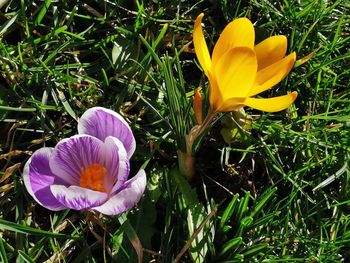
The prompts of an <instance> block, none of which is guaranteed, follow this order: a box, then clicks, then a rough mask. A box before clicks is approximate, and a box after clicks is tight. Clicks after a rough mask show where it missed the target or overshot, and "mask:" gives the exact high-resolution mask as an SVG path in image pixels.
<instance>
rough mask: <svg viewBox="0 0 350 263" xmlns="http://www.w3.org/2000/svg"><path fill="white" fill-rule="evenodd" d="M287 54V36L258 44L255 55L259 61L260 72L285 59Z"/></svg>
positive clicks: (273, 37) (274, 37)
mask: <svg viewBox="0 0 350 263" xmlns="http://www.w3.org/2000/svg"><path fill="white" fill-rule="evenodd" d="M286 52H287V38H286V37H285V36H272V37H269V38H267V39H265V40H263V41H262V42H260V43H259V44H257V45H256V46H255V53H256V57H257V59H258V71H259V70H261V69H263V68H266V67H268V66H270V65H272V64H274V63H275V62H277V61H279V60H280V59H282V58H284V56H285V55H286Z"/></svg>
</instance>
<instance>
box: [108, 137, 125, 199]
mask: <svg viewBox="0 0 350 263" xmlns="http://www.w3.org/2000/svg"><path fill="white" fill-rule="evenodd" d="M105 147H106V163H105V167H106V168H107V171H108V174H107V176H106V178H105V185H106V187H107V188H108V187H109V186H110V188H108V191H109V192H111V193H112V194H113V193H115V192H116V191H117V190H118V189H119V188H120V186H122V185H123V184H124V183H125V181H126V180H127V179H128V176H129V171H130V164H129V159H128V157H127V153H126V150H125V148H124V145H123V143H122V142H121V141H119V140H118V139H117V138H116V137H112V136H109V137H107V138H106V140H105Z"/></svg>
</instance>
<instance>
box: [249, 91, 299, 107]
mask: <svg viewBox="0 0 350 263" xmlns="http://www.w3.org/2000/svg"><path fill="white" fill-rule="evenodd" d="M297 96H298V92H296V91H293V92H292V93H290V94H287V95H284V96H279V97H274V98H269V99H256V98H247V99H246V100H245V101H244V105H246V106H249V107H251V108H254V109H257V110H261V111H267V112H276V111H281V110H284V109H287V108H288V107H289V106H290V105H291V104H292V103H293V102H294V100H295V99H296V98H297Z"/></svg>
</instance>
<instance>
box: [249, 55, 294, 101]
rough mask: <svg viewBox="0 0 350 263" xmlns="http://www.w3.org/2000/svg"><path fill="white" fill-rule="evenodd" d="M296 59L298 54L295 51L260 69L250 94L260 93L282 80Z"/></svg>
mask: <svg viewBox="0 0 350 263" xmlns="http://www.w3.org/2000/svg"><path fill="white" fill-rule="evenodd" d="M295 59H296V54H295V52H293V53H291V54H289V55H288V56H286V57H285V58H283V59H281V60H279V61H277V62H276V63H274V64H272V65H270V66H268V67H266V68H264V69H262V70H260V71H258V73H257V75H256V80H255V84H254V85H253V88H252V89H251V90H250V91H249V94H248V95H249V96H254V95H256V94H259V93H261V92H263V91H265V90H268V89H270V88H272V87H273V86H275V85H276V84H278V83H279V82H280V81H282V80H283V79H284V78H285V77H286V76H287V75H288V73H289V72H290V71H291V70H292V68H293V65H294V63H295Z"/></svg>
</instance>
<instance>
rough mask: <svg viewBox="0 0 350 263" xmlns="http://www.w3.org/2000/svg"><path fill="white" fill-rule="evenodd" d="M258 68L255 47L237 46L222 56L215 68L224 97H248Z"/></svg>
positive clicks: (224, 98)
mask: <svg viewBox="0 0 350 263" xmlns="http://www.w3.org/2000/svg"><path fill="white" fill-rule="evenodd" d="M256 70H257V61H256V56H255V52H254V50H253V49H250V48H247V47H236V48H233V49H231V50H229V51H228V52H226V53H225V54H223V55H222V56H221V59H220V60H219V61H218V63H217V64H216V65H215V67H214V68H213V71H214V74H215V78H216V81H217V83H218V88H219V90H220V92H221V95H222V99H223V100H226V99H229V98H237V97H238V98H243V97H247V95H248V93H249V91H250V90H251V88H252V86H253V84H254V81H255V77H256Z"/></svg>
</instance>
